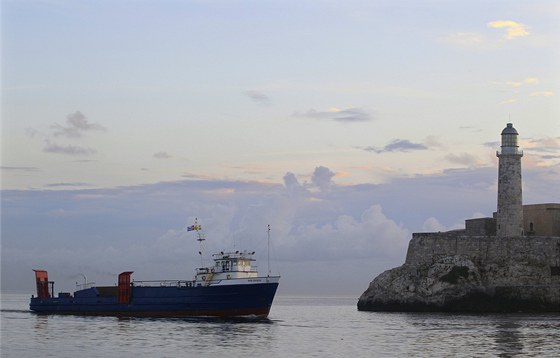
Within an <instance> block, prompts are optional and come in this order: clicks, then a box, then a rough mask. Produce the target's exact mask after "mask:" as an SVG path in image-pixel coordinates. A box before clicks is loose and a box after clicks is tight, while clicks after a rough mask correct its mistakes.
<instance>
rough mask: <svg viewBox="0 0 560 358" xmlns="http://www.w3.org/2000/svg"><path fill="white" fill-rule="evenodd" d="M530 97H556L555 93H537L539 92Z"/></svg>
mask: <svg viewBox="0 0 560 358" xmlns="http://www.w3.org/2000/svg"><path fill="white" fill-rule="evenodd" d="M529 96H531V97H552V96H554V92H552V91H537V92H532V93H530V94H529Z"/></svg>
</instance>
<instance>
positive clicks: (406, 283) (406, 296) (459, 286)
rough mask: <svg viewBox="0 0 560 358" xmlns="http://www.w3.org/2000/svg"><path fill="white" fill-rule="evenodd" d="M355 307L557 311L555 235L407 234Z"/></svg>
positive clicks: (559, 245) (559, 277)
mask: <svg viewBox="0 0 560 358" xmlns="http://www.w3.org/2000/svg"><path fill="white" fill-rule="evenodd" d="M358 309H359V310H361V311H452V312H518V311H524V312H560V237H507V238H498V237H495V236H474V237H473V236H464V234H463V235H462V234H461V232H458V233H455V232H447V233H428V234H413V238H412V240H411V241H410V244H409V247H408V252H407V257H406V261H405V263H404V265H402V266H400V267H397V268H394V269H392V270H388V271H385V272H383V273H382V274H381V275H379V276H378V277H376V278H375V279H374V280H373V281H372V282H371V283H370V285H369V287H368V289H367V290H366V291H365V292H364V293H363V294H362V296H361V297H360V299H359V301H358Z"/></svg>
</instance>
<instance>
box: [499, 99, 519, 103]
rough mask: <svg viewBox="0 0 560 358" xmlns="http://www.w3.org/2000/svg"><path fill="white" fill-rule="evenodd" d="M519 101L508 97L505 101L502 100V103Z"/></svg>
mask: <svg viewBox="0 0 560 358" xmlns="http://www.w3.org/2000/svg"><path fill="white" fill-rule="evenodd" d="M515 102H517V99H513V98H512V99H506V100H505V101H501V102H500V104H511V103H515Z"/></svg>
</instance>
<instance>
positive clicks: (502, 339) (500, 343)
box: [494, 317, 524, 357]
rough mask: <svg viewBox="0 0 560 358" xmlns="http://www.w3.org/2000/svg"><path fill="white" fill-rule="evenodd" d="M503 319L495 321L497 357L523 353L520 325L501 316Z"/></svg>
mask: <svg viewBox="0 0 560 358" xmlns="http://www.w3.org/2000/svg"><path fill="white" fill-rule="evenodd" d="M503 318H504V319H506V320H505V321H502V320H500V321H498V322H497V323H496V334H495V337H494V340H495V342H496V346H497V350H498V356H499V357H515V356H518V355H521V354H523V348H524V347H523V341H522V338H523V337H522V334H521V332H520V328H521V325H520V324H519V323H517V322H515V321H510V320H509V319H508V318H507V317H503Z"/></svg>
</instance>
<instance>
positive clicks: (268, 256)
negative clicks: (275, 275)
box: [266, 224, 270, 277]
mask: <svg viewBox="0 0 560 358" xmlns="http://www.w3.org/2000/svg"><path fill="white" fill-rule="evenodd" d="M266 246H267V261H268V276H269V277H270V224H268V240H267V245H266Z"/></svg>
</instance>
